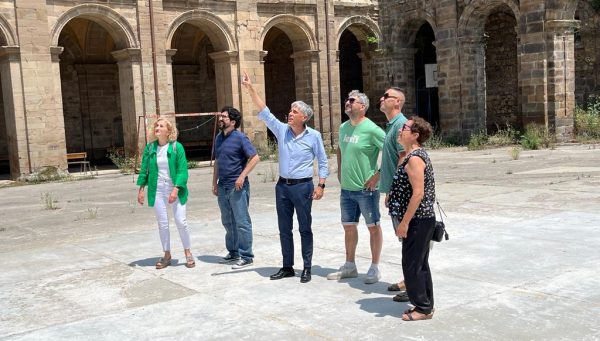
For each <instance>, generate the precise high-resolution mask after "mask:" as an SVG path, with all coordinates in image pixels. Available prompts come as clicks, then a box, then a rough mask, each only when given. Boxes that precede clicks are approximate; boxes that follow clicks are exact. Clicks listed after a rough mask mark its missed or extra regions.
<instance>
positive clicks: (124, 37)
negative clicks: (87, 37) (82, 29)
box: [50, 4, 139, 49]
mask: <svg viewBox="0 0 600 341" xmlns="http://www.w3.org/2000/svg"><path fill="white" fill-rule="evenodd" d="M74 18H82V19H88V20H90V21H93V22H95V23H97V24H98V25H100V26H102V27H103V28H104V29H105V30H107V31H108V33H109V34H110V35H111V37H112V38H113V40H114V41H115V46H116V48H117V49H125V48H138V47H139V44H138V42H137V39H136V37H135V34H134V31H133V29H132V28H131V25H130V24H129V22H128V21H127V19H125V17H123V16H122V15H120V14H119V13H118V12H116V11H115V10H113V9H112V8H110V7H107V6H103V5H96V4H83V5H78V6H75V7H73V8H71V9H69V10H68V11H66V12H65V13H63V14H62V15H61V16H60V17H59V18H58V20H57V22H56V24H55V25H54V27H53V28H52V31H51V33H50V37H51V39H52V41H51V44H50V46H58V39H59V36H60V33H61V32H62V30H63V28H64V27H65V25H66V24H67V23H68V22H69V21H71V19H74Z"/></svg>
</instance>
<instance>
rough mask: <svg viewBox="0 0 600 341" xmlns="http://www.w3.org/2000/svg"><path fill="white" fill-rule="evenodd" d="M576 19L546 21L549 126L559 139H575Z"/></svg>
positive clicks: (547, 124)
mask: <svg viewBox="0 0 600 341" xmlns="http://www.w3.org/2000/svg"><path fill="white" fill-rule="evenodd" d="M577 25H578V21H576V20H549V21H546V41H547V43H546V46H547V51H546V55H547V58H548V71H547V73H548V88H547V89H548V90H547V91H548V115H547V116H546V120H545V124H546V127H547V128H548V129H549V130H550V131H551V132H554V133H555V134H556V137H557V138H558V139H559V140H563V141H566V140H569V139H571V138H572V137H573V128H574V127H573V126H574V121H573V111H574V110H575V38H574V30H575V28H576V27H577Z"/></svg>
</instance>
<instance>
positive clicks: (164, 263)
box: [156, 257, 171, 270]
mask: <svg viewBox="0 0 600 341" xmlns="http://www.w3.org/2000/svg"><path fill="white" fill-rule="evenodd" d="M169 265H171V258H168V259H167V258H165V257H160V259H159V260H158V262H156V269H158V270H160V269H164V268H166V267H167V266H169Z"/></svg>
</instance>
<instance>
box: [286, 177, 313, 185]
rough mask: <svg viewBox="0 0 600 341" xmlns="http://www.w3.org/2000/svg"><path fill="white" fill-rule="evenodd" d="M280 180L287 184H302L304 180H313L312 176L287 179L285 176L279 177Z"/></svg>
mask: <svg viewBox="0 0 600 341" xmlns="http://www.w3.org/2000/svg"><path fill="white" fill-rule="evenodd" d="M279 181H280V182H283V183H284V184H286V185H297V184H301V183H304V182H309V181H312V177H310V178H303V179H286V178H284V177H281V176H280V177H279Z"/></svg>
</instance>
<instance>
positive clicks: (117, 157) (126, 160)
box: [106, 148, 137, 174]
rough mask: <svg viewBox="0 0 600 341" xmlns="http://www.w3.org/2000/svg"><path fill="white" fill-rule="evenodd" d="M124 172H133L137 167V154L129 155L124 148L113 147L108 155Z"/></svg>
mask: <svg viewBox="0 0 600 341" xmlns="http://www.w3.org/2000/svg"><path fill="white" fill-rule="evenodd" d="M106 156H107V157H108V158H109V159H110V161H112V163H114V165H115V166H117V168H119V170H120V171H121V173H124V174H133V173H134V172H135V170H136V168H137V164H136V158H135V156H132V155H128V154H127V153H125V151H124V150H123V149H122V148H112V149H109V150H108V154H107V155H106Z"/></svg>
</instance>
